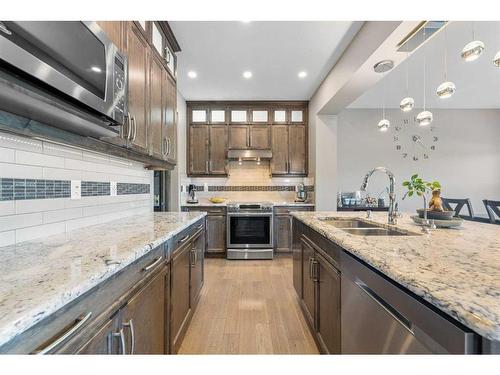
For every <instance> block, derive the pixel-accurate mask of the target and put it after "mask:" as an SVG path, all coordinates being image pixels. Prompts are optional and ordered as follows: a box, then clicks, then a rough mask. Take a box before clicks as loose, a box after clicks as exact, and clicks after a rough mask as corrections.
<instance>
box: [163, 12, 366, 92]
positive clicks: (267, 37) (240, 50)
mask: <svg viewBox="0 0 500 375" xmlns="http://www.w3.org/2000/svg"><path fill="white" fill-rule="evenodd" d="M169 24H170V26H171V28H172V30H173V32H174V34H175V36H176V38H177V40H178V42H179V44H180V46H181V49H182V51H181V52H180V53H179V54H178V66H179V68H178V77H177V84H178V88H179V91H180V92H181V94H182V95H183V96H184V98H185V99H187V100H308V99H310V97H311V96H312V94H313V93H314V92H315V91H316V89H317V88H318V86H319V85H320V83H321V82H322V80H323V79H324V77H325V76H326V74H327V73H328V72H329V71H330V69H331V68H332V67H333V65H334V64H335V62H336V61H337V59H338V58H339V57H340V55H341V54H342V52H343V50H344V49H345V47H346V46H347V45H348V43H349V42H350V41H351V39H352V38H353V37H354V35H355V34H356V32H357V31H358V30H359V28H360V27H361V24H362V23H361V22H347V21H342V22H340V21H339V22H291V21H290V22H288V21H286V22H285V21H272V22H271V21H267V22H266V21H264V22H257V21H253V22H241V21H230V22H229V21H217V22H215V21H214V22H200V21H172V22H169ZM188 71H196V73H197V75H198V76H197V78H195V79H191V78H188V76H187V72H188ZM244 71H251V72H252V74H253V77H252V78H251V79H244V78H243V76H242V74H243V72H244ZM300 71H306V72H307V77H306V78H303V79H300V78H299V77H298V76H297V74H298V73H299V72H300Z"/></svg>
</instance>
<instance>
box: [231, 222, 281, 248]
mask: <svg viewBox="0 0 500 375" xmlns="http://www.w3.org/2000/svg"><path fill="white" fill-rule="evenodd" d="M272 228H273V214H272V213H234V214H233V213H231V214H229V215H228V221H227V247H228V248H234V249H252V248H256V249H259V248H272V247H273V231H272Z"/></svg>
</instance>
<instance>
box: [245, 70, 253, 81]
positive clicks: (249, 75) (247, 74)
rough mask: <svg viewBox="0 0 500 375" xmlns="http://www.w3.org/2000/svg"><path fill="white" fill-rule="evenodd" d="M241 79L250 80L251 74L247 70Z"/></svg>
mask: <svg viewBox="0 0 500 375" xmlns="http://www.w3.org/2000/svg"><path fill="white" fill-rule="evenodd" d="M243 77H244V78H246V79H250V78H252V72H250V71H249V70H247V71H246V72H243Z"/></svg>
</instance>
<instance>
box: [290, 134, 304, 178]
mask: <svg viewBox="0 0 500 375" xmlns="http://www.w3.org/2000/svg"><path fill="white" fill-rule="evenodd" d="M288 147H289V149H288V173H289V174H294V175H305V174H307V155H306V152H307V133H306V127H305V126H303V125H290V127H289V128H288Z"/></svg>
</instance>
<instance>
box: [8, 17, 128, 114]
mask: <svg viewBox="0 0 500 375" xmlns="http://www.w3.org/2000/svg"><path fill="white" fill-rule="evenodd" d="M0 26H1V27H0V60H3V61H5V62H7V63H8V64H10V65H11V66H13V67H14V68H16V69H18V70H21V71H23V72H24V73H26V74H28V75H29V76H31V77H34V78H36V79H37V80H39V81H41V82H43V83H44V84H46V85H48V86H50V87H52V88H54V89H56V90H58V91H60V92H62V93H64V94H66V95H68V96H69V97H71V98H73V99H74V100H77V101H78V102H80V103H83V104H85V105H86V106H88V107H90V108H91V109H93V110H95V111H97V112H99V113H100V114H103V115H105V116H107V117H109V118H111V119H113V120H115V117H116V116H115V113H114V111H115V105H114V99H115V98H114V76H113V75H114V64H115V56H116V55H117V53H118V49H117V47H116V46H115V45H114V44H113V43H111V41H110V40H109V39H108V38H107V36H106V34H105V33H104V31H102V29H101V28H100V27H99V26H98V25H97V23H95V22H78V21H60V22H59V21H58V22H54V21H52V22H51V21H29V22H28V21H23V22H7V21H2V22H0ZM125 85H126V81H125V82H123V83H122V86H125ZM120 120H121V119H120ZM120 120H118V121H116V120H115V121H116V122H118V123H120V122H121V121H120Z"/></svg>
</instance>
